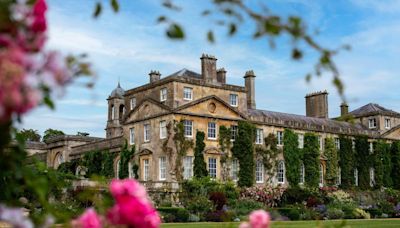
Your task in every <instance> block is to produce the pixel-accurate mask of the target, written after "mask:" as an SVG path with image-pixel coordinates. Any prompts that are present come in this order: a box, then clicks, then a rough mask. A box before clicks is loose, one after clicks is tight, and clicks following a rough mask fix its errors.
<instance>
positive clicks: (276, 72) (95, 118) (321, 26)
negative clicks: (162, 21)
mask: <svg viewBox="0 0 400 228" xmlns="http://www.w3.org/2000/svg"><path fill="white" fill-rule="evenodd" d="M103 2H104V5H106V8H105V9H104V11H103V14H102V15H101V16H100V18H98V19H93V18H92V12H93V9H94V4H95V1H92V0H85V1H82V0H68V1H64V0H50V1H49V13H48V18H49V23H50V24H49V42H48V48H51V49H56V50H60V51H61V52H62V53H64V54H69V53H75V54H79V53H87V54H88V55H89V58H90V60H91V62H92V64H93V68H94V70H95V72H96V75H97V77H96V86H95V88H94V89H87V88H84V87H82V86H81V84H80V83H79V81H78V82H76V83H74V84H72V85H71V86H69V87H68V89H67V90H66V91H65V94H64V95H63V96H60V97H57V98H56V107H57V108H56V110H55V111H52V110H49V109H47V108H44V107H43V108H39V109H36V110H34V111H32V112H31V113H29V114H28V115H27V116H26V117H25V118H24V119H23V123H22V125H21V127H23V128H33V129H37V130H39V132H40V133H43V131H44V130H46V129H47V128H55V129H60V130H63V131H64V132H65V133H68V134H76V132H77V131H84V132H89V133H90V134H91V135H93V136H99V137H104V136H105V131H104V128H105V125H106V118H107V117H106V113H107V102H106V98H107V97H108V95H109V94H110V92H111V91H112V90H113V89H114V88H115V87H116V85H117V83H118V79H119V80H120V81H121V86H122V87H123V88H124V89H130V88H133V87H136V86H139V85H142V84H145V83H147V82H148V73H149V72H150V70H158V71H160V72H161V74H162V76H167V75H169V74H171V73H173V72H175V71H178V70H180V69H182V68H187V69H190V70H193V71H196V72H200V60H199V57H200V56H201V54H202V53H209V54H213V55H215V56H216V57H217V58H218V62H217V66H218V67H224V68H225V69H226V70H227V71H228V73H227V81H228V83H230V84H237V85H243V84H244V81H243V75H244V73H245V72H246V71H247V70H250V69H253V70H254V72H255V73H256V75H257V78H256V102H257V108H259V109H267V110H273V111H281V112H289V113H296V114H302V115H303V114H304V113H305V104H304V103H305V102H304V95H305V94H306V93H309V92H313V91H317V90H325V89H326V90H328V92H329V115H330V116H331V117H335V116H337V115H338V114H339V112H340V109H339V105H340V103H341V100H340V98H339V96H338V94H337V92H336V89H335V88H334V87H333V86H332V84H331V77H330V75H323V76H322V77H320V78H314V79H313V80H312V82H311V83H306V82H305V79H304V75H305V74H306V73H307V72H309V71H311V70H312V68H313V64H314V63H315V61H316V60H315V57H316V56H315V53H312V52H311V51H307V53H306V57H305V58H304V59H303V60H302V61H300V62H293V61H292V60H291V59H290V39H288V37H282V38H280V39H278V40H277V47H276V48H275V49H271V48H270V47H269V45H268V41H267V40H266V39H260V40H253V39H252V38H251V37H252V36H251V35H252V33H253V31H254V26H253V24H252V23H250V22H246V23H244V24H242V25H241V26H240V28H239V33H238V34H237V35H236V36H235V37H233V38H229V37H228V36H227V35H226V31H225V29H224V28H221V27H217V26H214V25H212V23H211V22H212V21H211V20H210V19H207V18H203V17H202V16H200V13H201V12H202V10H204V9H206V8H209V7H210V6H211V7H212V5H210V4H209V1H199V0H186V1H183V0H181V1H175V2H176V4H177V5H180V6H181V7H182V8H183V10H182V11H181V12H177V13H176V12H173V13H171V12H170V11H168V10H166V9H165V8H163V7H162V6H161V3H160V2H161V1H159V0H134V1H132V0H120V8H121V10H120V12H119V13H118V14H114V13H112V12H111V9H110V8H109V7H108V5H107V4H108V2H109V1H105V0H104V1H103ZM247 2H249V3H250V4H251V6H252V7H253V8H256V7H257V6H258V5H259V2H266V4H267V6H268V7H269V8H270V9H271V10H272V11H273V12H276V13H278V14H279V15H282V16H287V15H299V16H301V17H302V18H303V19H304V21H305V22H306V24H307V25H308V29H309V31H311V32H312V31H316V30H318V31H319V34H318V35H317V36H316V37H315V38H316V40H317V41H318V42H320V43H322V44H323V45H325V46H327V47H332V48H334V47H338V46H340V45H342V44H349V45H351V46H352V50H351V51H349V52H342V53H340V54H339V55H338V56H337V57H335V60H336V62H337V64H338V67H339V70H340V73H341V75H342V79H343V81H344V83H345V86H346V90H345V93H346V96H347V98H348V101H349V105H350V109H351V110H352V109H355V108H357V107H360V106H362V105H364V104H367V103H369V102H374V103H379V104H381V105H383V106H385V107H387V108H390V109H393V110H396V111H400V102H399V100H400V99H399V98H400V92H399V89H400V58H399V56H400V1H399V0H385V1H379V0H376V1H372V0H347V1H344V0H337V1H330V0H320V1H316V0H304V1H303V0H269V1H256V0H254V1H247ZM162 14H167V15H171V16H173V17H174V18H175V19H176V21H178V22H180V23H181V24H182V25H183V27H184V29H185V32H186V35H187V36H186V39H185V40H184V41H179V42H177V41H171V40H169V39H167V38H166V36H165V35H164V34H165V27H164V26H163V25H157V23H156V19H157V17H158V16H160V15H162ZM210 28H213V29H215V30H216V33H217V35H216V40H217V42H216V43H215V44H210V43H208V42H207V40H206V35H205V34H206V32H207V31H208V29H210Z"/></svg>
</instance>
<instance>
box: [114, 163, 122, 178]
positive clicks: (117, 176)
mask: <svg viewBox="0 0 400 228" xmlns="http://www.w3.org/2000/svg"><path fill="white" fill-rule="evenodd" d="M120 167H121V159H118V161H117V164H116V167H115V169H116V172H115V178H117V179H119V168H120Z"/></svg>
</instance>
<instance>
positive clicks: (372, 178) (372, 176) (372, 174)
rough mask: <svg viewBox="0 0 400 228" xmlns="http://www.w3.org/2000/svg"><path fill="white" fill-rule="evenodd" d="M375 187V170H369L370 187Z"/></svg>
mask: <svg viewBox="0 0 400 228" xmlns="http://www.w3.org/2000/svg"><path fill="white" fill-rule="evenodd" d="M374 185H375V169H374V168H369V186H371V187H373V186H374Z"/></svg>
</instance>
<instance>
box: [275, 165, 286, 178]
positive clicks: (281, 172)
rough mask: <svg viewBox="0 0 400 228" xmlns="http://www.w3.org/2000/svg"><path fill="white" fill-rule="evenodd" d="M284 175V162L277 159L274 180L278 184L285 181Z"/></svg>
mask: <svg viewBox="0 0 400 228" xmlns="http://www.w3.org/2000/svg"><path fill="white" fill-rule="evenodd" d="M285 175H286V170H285V162H284V161H282V160H280V161H278V168H277V173H276V180H277V182H278V184H284V183H285Z"/></svg>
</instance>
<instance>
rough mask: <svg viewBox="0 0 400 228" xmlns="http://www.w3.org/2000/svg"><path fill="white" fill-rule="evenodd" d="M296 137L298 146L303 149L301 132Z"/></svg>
mask: <svg viewBox="0 0 400 228" xmlns="http://www.w3.org/2000/svg"><path fill="white" fill-rule="evenodd" d="M297 139H298V141H299V148H300V149H303V148H304V135H303V134H299V135H298V137H297Z"/></svg>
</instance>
